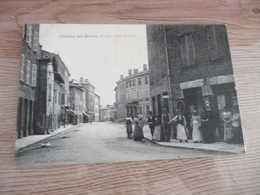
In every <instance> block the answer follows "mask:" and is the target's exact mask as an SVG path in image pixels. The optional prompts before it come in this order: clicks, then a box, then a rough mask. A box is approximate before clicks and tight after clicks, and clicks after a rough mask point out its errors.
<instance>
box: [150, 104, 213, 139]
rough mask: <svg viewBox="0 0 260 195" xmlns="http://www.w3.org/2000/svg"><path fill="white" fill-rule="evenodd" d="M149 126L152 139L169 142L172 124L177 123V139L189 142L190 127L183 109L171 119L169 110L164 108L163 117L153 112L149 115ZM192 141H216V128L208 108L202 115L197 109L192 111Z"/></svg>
mask: <svg viewBox="0 0 260 195" xmlns="http://www.w3.org/2000/svg"><path fill="white" fill-rule="evenodd" d="M148 124H149V128H150V129H151V135H152V139H153V140H155V141H165V142H169V141H170V138H171V125H176V132H177V135H176V139H178V140H179V141H180V142H183V141H185V142H187V143H188V138H189V136H188V127H187V121H186V118H185V116H184V115H183V114H182V112H181V110H180V109H178V110H177V115H176V116H175V117H174V118H172V119H170V115H169V114H168V113H167V110H166V109H164V110H163V114H162V116H161V118H160V117H159V116H158V115H156V116H153V115H152V112H150V115H149V117H148ZM190 125H191V128H192V141H193V142H194V143H214V142H215V140H214V132H213V131H214V130H213V126H212V115H211V112H209V111H208V110H206V109H203V112H202V113H201V115H199V114H198V112H197V111H196V110H194V111H193V112H192V117H191V122H190Z"/></svg>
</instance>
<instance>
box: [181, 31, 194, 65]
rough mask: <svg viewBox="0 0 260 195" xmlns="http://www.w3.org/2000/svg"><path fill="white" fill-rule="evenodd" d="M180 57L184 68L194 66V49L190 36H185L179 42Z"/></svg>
mask: <svg viewBox="0 0 260 195" xmlns="http://www.w3.org/2000/svg"><path fill="white" fill-rule="evenodd" d="M180 46H181V57H182V63H183V66H184V67H187V66H192V65H194V64H195V48H194V42H193V39H192V35H191V34H189V35H186V36H184V37H182V38H181V40H180Z"/></svg>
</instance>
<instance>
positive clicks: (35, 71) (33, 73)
mask: <svg viewBox="0 0 260 195" xmlns="http://www.w3.org/2000/svg"><path fill="white" fill-rule="evenodd" d="M36 78H37V65H36V64H33V65H32V82H31V84H32V86H33V87H36Z"/></svg>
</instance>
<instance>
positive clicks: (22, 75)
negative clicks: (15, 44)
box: [20, 54, 25, 81]
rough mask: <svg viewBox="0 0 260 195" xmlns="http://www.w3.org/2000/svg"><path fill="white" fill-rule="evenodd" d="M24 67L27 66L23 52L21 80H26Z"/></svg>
mask: <svg viewBox="0 0 260 195" xmlns="http://www.w3.org/2000/svg"><path fill="white" fill-rule="evenodd" d="M24 67H25V57H24V55H23V54H22V59H21V72H20V79H21V81H24Z"/></svg>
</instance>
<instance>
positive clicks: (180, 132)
mask: <svg viewBox="0 0 260 195" xmlns="http://www.w3.org/2000/svg"><path fill="white" fill-rule="evenodd" d="M177 113H178V114H177V115H176V116H175V117H174V118H173V119H172V120H170V121H169V124H171V123H172V122H175V124H176V126H177V139H178V140H180V143H181V142H182V141H183V140H185V142H187V143H189V142H188V136H187V133H186V129H185V128H186V125H187V123H186V118H185V116H184V115H183V114H182V113H181V110H180V109H178V110H177Z"/></svg>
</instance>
